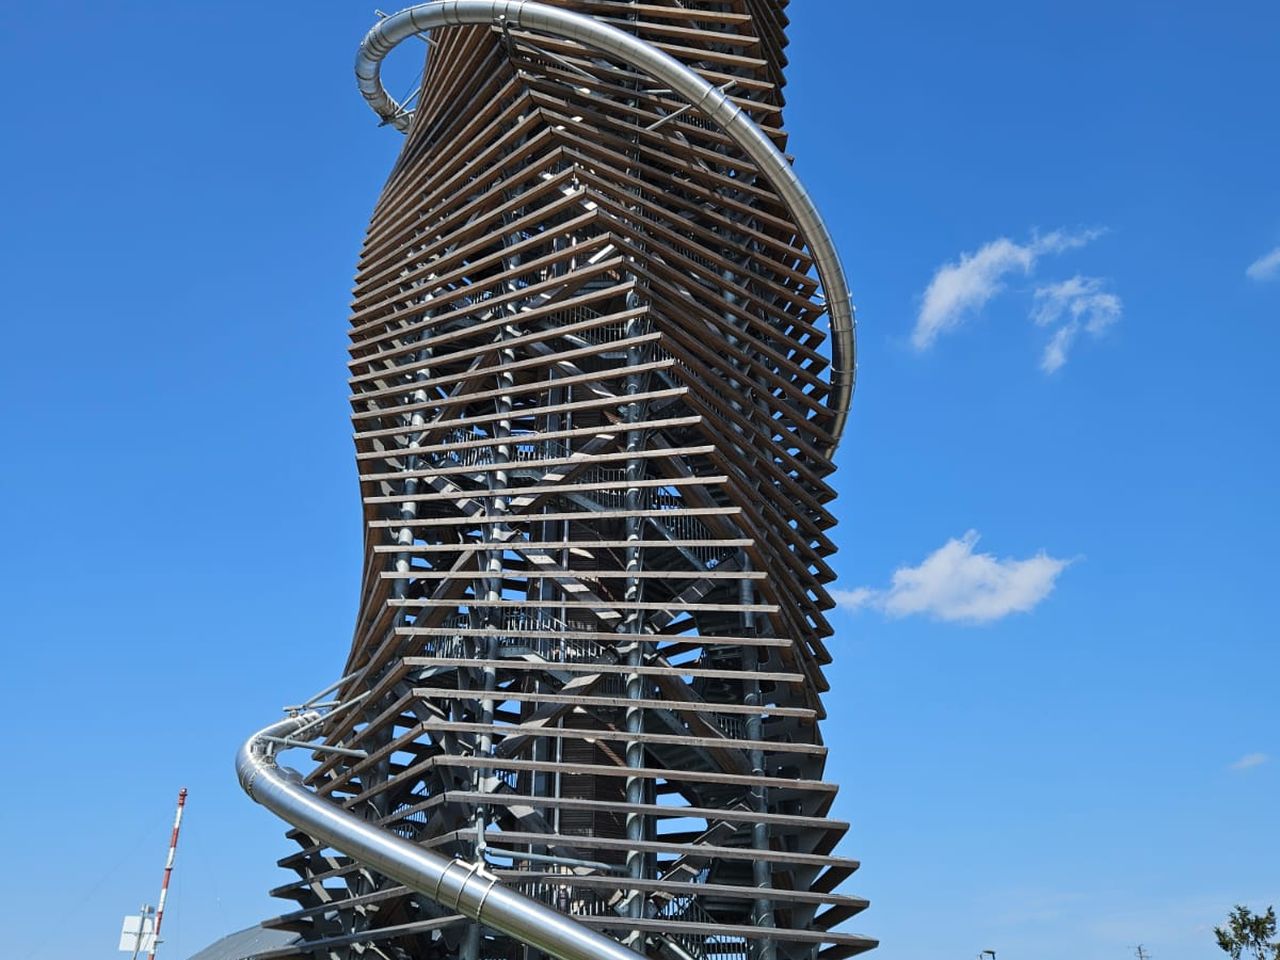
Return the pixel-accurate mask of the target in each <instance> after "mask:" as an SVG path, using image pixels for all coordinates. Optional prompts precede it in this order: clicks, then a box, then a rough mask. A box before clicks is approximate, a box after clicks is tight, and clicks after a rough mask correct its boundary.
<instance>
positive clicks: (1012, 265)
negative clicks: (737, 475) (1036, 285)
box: [911, 230, 1102, 350]
mask: <svg viewBox="0 0 1280 960" xmlns="http://www.w3.org/2000/svg"><path fill="white" fill-rule="evenodd" d="M1101 233H1102V231H1101V230H1082V231H1078V232H1075V233H1071V232H1067V231H1064V230H1055V231H1053V232H1052V233H1047V234H1045V235H1044V236H1040V237H1033V238H1032V240H1031V242H1030V243H1026V244H1019V243H1014V242H1013V241H1012V240H1009V239H1008V238H1006V237H1001V238H1000V239H998V240H993V241H991V242H990V243H988V244H986V245H985V246H983V247H981V248H980V249H979V250H978V251H977V252H976V253H962V254H961V255H960V259H959V261H958V262H956V263H946V264H943V265H942V266H941V267H939V268H938V270H937V271H936V272H935V273H934V275H933V279H932V280H931V281H930V282H929V287H928V289H926V290H925V292H924V297H923V300H922V302H921V304H920V314H919V316H917V318H916V326H915V330H914V331H913V332H912V334H911V342H912V344H913V345H914V346H915V348H916V349H917V350H925V349H928V348H929V347H930V346H932V345H933V343H934V341H935V340H937V339H938V337H939V335H941V334H943V333H945V332H946V331H947V330H951V329H953V328H955V327H958V326H959V325H960V324H961V323H963V322H964V319H965V317H966V316H967V315H968V314H970V313H973V312H975V311H977V310H980V309H981V308H982V307H983V306H985V305H986V304H987V302H988V301H989V300H991V298H992V297H994V296H995V295H996V294H998V293H999V292H1000V291H1001V290H1003V289H1004V278H1005V277H1007V276H1008V275H1009V274H1011V273H1015V272H1021V273H1023V274H1029V273H1030V272H1031V271H1032V270H1033V269H1034V268H1035V265H1036V261H1037V260H1038V259H1039V258H1040V257H1042V256H1044V255H1045V254H1051V253H1061V252H1062V251H1064V250H1070V249H1072V248H1074V247H1082V246H1084V245H1085V244H1086V243H1088V242H1089V241H1090V240H1093V239H1094V238H1096V237H1098V236H1099V235H1100V234H1101Z"/></svg>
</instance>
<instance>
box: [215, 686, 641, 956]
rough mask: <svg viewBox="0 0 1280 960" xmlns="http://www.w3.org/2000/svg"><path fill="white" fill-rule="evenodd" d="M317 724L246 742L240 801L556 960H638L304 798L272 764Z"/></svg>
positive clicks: (481, 873) (295, 780) (295, 777)
mask: <svg viewBox="0 0 1280 960" xmlns="http://www.w3.org/2000/svg"><path fill="white" fill-rule="evenodd" d="M323 720H324V716H323V715H322V714H320V713H319V712H314V711H312V712H307V713H303V714H299V715H298V716H296V717H288V718H286V719H284V720H279V721H277V722H276V723H273V724H271V725H270V726H267V727H264V728H263V729H262V730H259V731H258V732H257V733H255V734H254V735H253V736H252V737H250V738H249V739H248V740H247V741H246V742H245V744H244V746H242V747H241V748H240V752H239V753H238V754H237V755H236V773H237V774H238V775H239V777H240V785H241V786H242V787H244V791H245V793H247V794H248V795H249V796H250V797H251V798H252V799H253V800H254V801H255V802H257V803H260V804H262V805H263V806H264V807H266V808H267V809H268V810H270V811H271V812H272V813H274V814H275V815H276V816H278V817H280V818H281V819H282V820H285V821H287V822H288V823H291V824H292V825H293V826H295V827H297V828H298V829H299V830H303V831H305V832H306V833H307V834H309V835H310V836H312V837H314V838H315V839H316V840H319V841H321V842H323V843H326V844H329V845H331V846H332V847H333V848H334V849H336V850H340V851H342V852H343V853H345V854H346V855H347V856H349V857H352V858H354V859H356V860H358V861H360V862H361V863H363V864H366V865H367V866H369V867H372V868H373V869H374V870H377V871H378V872H379V873H381V874H382V875H383V876H387V877H390V878H391V879H393V880H395V881H397V882H399V883H403V884H404V885H405V886H407V887H409V888H411V889H413V890H417V891H418V892H419V893H421V894H423V895H424V896H427V897H430V898H431V899H432V900H435V901H436V902H437V903H440V904H444V905H446V906H447V907H448V908H449V909H451V910H456V911H457V912H458V913H461V914H464V915H465V916H467V917H469V918H470V919H472V920H475V921H476V922H477V923H483V924H484V925H485V926H488V927H492V928H493V929H495V930H500V931H501V932H503V933H505V934H508V935H509V936H512V937H515V938H516V939H517V940H520V941H522V942H524V943H527V944H529V945H530V946H533V947H536V948H538V949H539V950H542V951H543V952H544V953H547V954H549V955H551V956H553V957H557V958H558V960H636V957H637V956H638V954H636V953H635V952H634V951H631V950H628V949H627V948H626V947H624V946H622V944H620V943H618V942H617V941H616V940H612V939H610V938H609V937H607V936H605V935H604V934H602V933H597V932H596V931H594V930H591V929H588V928H587V927H584V926H583V925H582V924H580V923H578V922H576V921H574V920H572V919H570V918H569V917H566V916H565V915H564V914H562V913H560V912H559V911H556V910H553V909H551V908H550V907H547V906H543V905H542V904H541V903H539V902H538V901H536V900H533V899H530V898H529V897H526V896H524V895H522V894H519V893H516V892H515V891H513V890H510V889H508V888H506V887H504V886H503V885H502V884H501V883H499V882H498V879H497V877H494V876H493V875H491V874H490V873H488V872H487V871H486V870H485V869H484V867H483V865H482V864H475V863H464V862H463V861H461V860H449V859H447V858H446V857H442V856H440V855H439V854H436V853H432V852H431V851H429V850H424V849H422V848H421V847H419V846H417V845H416V844H413V843H410V842H409V841H408V840H404V839H402V838H401V837H398V836H396V835H395V834H394V833H391V832H389V831H387V830H381V829H379V828H377V827H375V826H372V825H370V824H368V823H366V822H365V821H363V820H361V819H360V818H359V817H357V816H354V815H353V814H350V813H348V812H347V811H346V810H343V809H342V808H341V807H339V806H338V805H337V804H335V803H331V802H330V801H328V800H322V799H321V798H320V797H318V796H316V795H315V794H314V793H312V792H311V791H310V790H308V789H307V788H306V787H305V786H303V784H302V777H301V776H300V775H299V774H298V773H297V772H296V771H293V770H290V769H288V768H287V767H281V766H279V765H278V764H277V763H276V760H275V753H276V750H277V747H278V746H279V745H280V744H281V743H283V744H284V745H285V746H286V747H287V746H289V745H295V744H291V743H290V741H289V737H290V735H292V734H296V733H298V732H300V731H302V730H303V729H306V728H314V727H316V726H317V725H319V724H320V723H321V722H322V721H323ZM296 746H304V744H301V743H298V744H296Z"/></svg>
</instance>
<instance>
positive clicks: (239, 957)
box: [191, 927, 298, 960]
mask: <svg viewBox="0 0 1280 960" xmlns="http://www.w3.org/2000/svg"><path fill="white" fill-rule="evenodd" d="M297 939H298V935H297V934H296V933H290V932H288V931H287V930H266V929H263V928H262V927H249V929H247V930H241V931H240V932H239V933H233V934H230V935H229V936H226V937H223V938H222V939H221V940H219V941H218V942H217V943H213V944H210V945H209V946H207V947H205V948H204V949H203V950H201V951H200V952H199V953H197V954H194V955H193V956H192V957H191V960H250V958H252V957H253V956H254V955H256V954H258V953H261V952H262V951H264V950H276V949H279V948H280V947H284V946H288V945H289V944H291V943H293V942H294V941H295V940H297Z"/></svg>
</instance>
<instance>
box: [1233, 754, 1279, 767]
mask: <svg viewBox="0 0 1280 960" xmlns="http://www.w3.org/2000/svg"><path fill="white" fill-rule="evenodd" d="M1270 760H1271V758H1270V757H1269V756H1267V755H1266V754H1265V753H1246V754H1245V755H1244V756H1243V757H1241V758H1240V759H1239V760H1237V761H1236V762H1235V763H1233V764H1231V769H1232V770H1252V769H1253V768H1254V767H1260V766H1262V765H1263V764H1264V763H1267V762H1269V761H1270Z"/></svg>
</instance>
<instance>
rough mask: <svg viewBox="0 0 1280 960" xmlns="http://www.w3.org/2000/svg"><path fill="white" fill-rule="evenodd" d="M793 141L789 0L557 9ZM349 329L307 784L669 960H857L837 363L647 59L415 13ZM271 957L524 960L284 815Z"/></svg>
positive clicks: (756, 211) (750, 197)
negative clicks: (280, 939)
mask: <svg viewBox="0 0 1280 960" xmlns="http://www.w3.org/2000/svg"><path fill="white" fill-rule="evenodd" d="M554 5H556V6H560V7H568V8H571V9H574V10H577V11H579V12H582V13H586V14H590V15H593V16H596V17H599V18H602V19H605V20H606V21H608V22H610V23H612V24H614V25H615V26H619V27H622V28H623V29H625V30H627V31H629V32H632V33H634V34H635V35H637V36H639V37H641V38H643V39H644V40H646V41H648V42H649V43H651V44H653V45H655V46H657V47H660V48H662V49H664V50H666V51H667V52H668V53H670V54H672V55H673V56H675V57H677V58H678V59H680V60H681V61H683V62H684V63H686V64H687V65H689V66H690V67H692V68H694V69H695V70H697V71H698V72H699V73H701V74H702V75H703V76H704V77H705V78H706V79H708V80H709V81H710V82H712V83H713V84H715V85H717V86H721V85H726V84H731V86H729V87H727V88H726V89H727V90H728V92H729V93H730V95H731V96H732V97H733V98H734V99H735V100H736V101H737V102H738V103H739V105H740V106H742V107H743V108H744V109H746V110H747V111H748V113H749V114H750V116H751V117H752V118H753V119H754V120H755V122H756V123H757V124H758V125H760V126H761V127H762V128H763V129H764V130H766V131H767V132H768V133H769V135H770V136H771V138H772V139H773V140H774V141H775V143H776V144H777V145H778V146H779V148H783V149H785V141H786V137H785V134H784V133H783V131H782V106H783V97H782V86H783V72H782V69H783V65H784V63H785V56H784V53H783V51H784V47H785V45H786V37H785V33H784V27H785V24H786V17H785V16H784V12H783V9H784V7H785V6H786V0H714V2H712V0H708V2H698V0H651V2H647V3H638V2H628V0H560V2H558V3H555V4H554ZM426 49H428V50H429V54H428V60H427V66H426V69H425V73H424V81H423V85H422V91H421V95H420V98H419V101H418V103H417V109H416V113H415V114H414V116H413V120H412V123H411V125H410V126H409V130H408V135H407V138H406V140H405V143H404V148H403V151H402V152H401V154H400V157H399V159H398V161H397V163H396V165H395V168H394V170H393V171H392V174H391V176H390V178H389V180H388V182H387V184H386V187H385V189H384V191H383V194H382V197H381V199H380V201H379V203H378V207H377V210H376V212H375V214H374V216H373V220H372V223H371V225H370V227H369V231H368V237H367V240H366V243H365V246H364V249H363V252H362V256H361V262H360V268H359V273H358V276H357V286H356V298H355V303H354V308H353V313H352V321H351V339H352V347H351V355H352V360H351V364H350V367H351V376H352V379H351V384H352V388H353V398H352V399H353V406H354V410H355V412H354V423H355V429H356V447H357V462H358V465H359V474H360V483H361V490H362V493H363V498H364V518H365V529H366V537H365V543H366V557H365V567H364V581H363V592H362V600H361V605H360V610H359V616H358V622H357V624H356V628H355V636H354V641H353V645H352V650H351V655H350V659H349V662H348V664H347V671H346V672H347V673H348V674H349V675H351V679H350V680H349V681H348V682H347V683H346V684H345V685H344V687H343V689H342V691H341V698H342V699H343V700H344V701H350V700H351V699H352V698H354V697H359V696H361V695H363V699H362V700H361V701H360V703H359V706H358V707H357V708H356V709H353V710H350V711H348V712H347V713H346V714H345V715H344V719H343V721H341V722H338V723H336V724H335V725H334V726H333V727H332V728H331V730H330V732H329V738H328V742H329V743H331V744H335V745H340V746H341V747H342V748H343V749H347V750H360V751H364V752H366V753H367V754H368V756H367V758H360V757H357V756H352V755H348V754H344V753H326V754H324V755H322V757H323V759H322V761H321V763H320V765H319V767H318V768H317V769H316V770H315V771H314V772H313V773H312V774H311V775H310V777H309V782H310V783H311V784H312V785H313V786H314V787H315V788H316V789H317V790H318V791H319V792H320V793H321V794H323V795H326V796H328V797H330V798H332V799H334V800H337V801H339V802H341V803H342V804H344V805H345V806H346V807H347V808H349V809H350V810H352V811H354V812H356V813H358V814H360V815H362V816H363V817H364V818H365V819H367V820H369V821H372V822H376V823H377V824H379V825H381V826H383V827H384V828H386V829H387V830H391V831H394V832H396V833H398V834H400V835H401V836H405V837H409V838H412V839H414V840H415V841H417V842H419V843H421V844H424V845H426V846H428V847H431V848H433V849H437V850H439V851H442V852H445V853H447V854H453V855H457V856H459V857H462V858H465V859H466V860H468V861H474V860H477V859H483V860H485V861H487V862H488V863H489V864H490V865H491V867H492V868H493V869H494V870H495V872H496V873H497V874H498V875H499V876H500V877H501V878H503V880H504V881H506V882H508V883H509V884H511V885H513V886H515V887H516V888H518V889H520V890H522V891H524V892H526V893H528V894H530V895H532V896H534V897H536V898H537V899H540V900H542V901H543V902H546V903H548V904H551V905H553V906H555V907H558V908H559V909H561V910H562V911H564V912H566V913H569V914H571V915H573V916H575V917H577V918H579V919H580V920H581V921H582V922H583V923H585V924H588V925H590V926H592V927H595V928H598V929H601V930H604V931H606V932H608V933H609V934H610V935H611V936H614V937H616V938H617V939H618V940H621V941H623V942H625V943H627V944H629V945H631V946H633V947H634V948H635V949H637V950H639V951H641V952H643V953H645V954H647V955H649V956H650V957H654V958H658V957H665V958H668V960H712V958H716V960H738V958H741V960H747V958H753V960H754V958H760V960H773V958H775V957H783V958H788V960H792V958H796V960H799V958H814V957H815V956H818V957H822V958H826V960H840V958H843V957H847V956H849V955H852V954H854V953H858V952H860V951H862V950H865V949H867V948H869V947H870V946H873V945H874V942H873V941H870V940H867V939H865V938H863V937H859V936H855V935H852V934H849V933H843V932H835V931H834V930H833V928H834V927H835V926H836V925H837V924H839V923H841V922H842V921H844V920H846V919H848V918H849V917H851V916H853V915H854V914H856V913H857V912H858V911H860V910H861V909H862V908H863V907H864V906H865V901H863V900H861V899H859V898H856V897H851V896H847V895H843V894H840V893H838V892H837V888H838V887H839V885H840V884H841V883H842V881H844V880H845V879H846V878H847V877H848V876H849V875H850V874H851V873H852V872H853V871H854V869H855V868H856V866H857V864H856V863H855V862H853V861H851V860H848V859H844V858H842V857H839V856H836V855H834V853H833V851H834V850H835V848H836V845H837V843H838V841H839V840H840V838H841V837H842V836H843V834H844V832H845V830H846V826H847V825H846V824H844V823H841V822H839V821H836V820H832V819H830V818H829V817H828V816H827V814H828V811H829V810H830V808H831V805H832V801H833V799H834V797H835V793H836V787H835V786H834V785H833V784H831V783H828V782H826V781H824V779H823V769H824V765H825V759H826V746H825V745H824V743H823V740H822V737H821V735H820V733H819V727H818V721H819V720H820V719H821V717H822V715H823V708H822V703H821V700H820V696H821V694H822V693H823V692H824V691H825V690H826V689H827V684H826V681H825V680H824V678H823V667H824V665H826V664H827V663H829V661H830V657H829V655H828V652H827V649H826V647H825V646H824V643H823V641H824V639H825V638H826V637H828V636H829V635H830V633H831V629H830V627H829V625H828V622H827V620H826V618H825V616H824V611H826V610H828V609H829V608H830V607H831V606H832V602H831V599H830V597H829V596H828V594H827V592H826V590H825V587H824V585H825V584H827V583H829V582H830V581H831V580H832V579H833V575H832V572H831V570H830V568H829V567H828V565H827V562H826V558H827V557H828V556H829V555H830V554H831V553H832V552H833V549H834V547H833V545H832V543H831V541H830V539H829V538H828V530H829V529H830V528H831V526H832V524H833V523H834V518H833V516H832V514H831V512H830V510H829V509H828V504H829V503H830V501H831V500H832V497H833V493H832V490H831V487H830V486H829V485H828V483H827V479H828V477H829V476H830V474H831V471H832V469H833V468H832V464H831V461H830V453H831V449H832V447H833V446H834V442H835V437H834V433H835V432H836V431H837V430H838V425H835V424H834V423H833V413H832V409H831V405H830V403H829V399H830V391H831V376H830V368H829V359H828V351H827V349H826V347H825V345H824V332H823V330H824V329H825V324H824V322H823V317H824V313H825V306H824V304H823V302H822V300H821V298H820V297H819V296H818V293H817V290H818V288H817V283H816V281H815V279H814V278H813V276H812V273H813V271H812V269H811V267H812V264H811V262H810V256H809V254H808V252H807V249H806V245H805V238H804V237H802V236H799V235H798V234H797V229H796V226H795V224H794V223H793V222H792V221H791V220H790V219H789V218H788V214H787V209H786V207H785V206H784V205H782V204H781V203H780V202H779V200H778V197H777V196H776V195H775V192H774V191H773V190H772V189H771V187H770V186H769V184H768V183H767V182H765V180H764V179H763V178H762V177H760V176H759V175H758V174H757V172H756V170H755V168H754V167H753V166H752V164H751V162H750V161H749V160H747V159H746V158H745V157H744V155H743V154H742V153H741V151H740V150H737V149H736V148H735V147H734V146H733V144H732V142H731V141H730V140H729V139H727V138H726V137H725V136H724V135H723V134H722V133H720V132H719V131H718V130H717V129H716V128H715V127H714V125H713V124H711V123H708V122H706V121H704V120H703V119H701V117H700V116H699V115H698V114H697V113H696V111H689V110H687V109H682V108H684V107H685V105H684V104H683V103H681V102H680V101H679V100H678V99H676V98H673V97H672V96H671V95H670V92H669V91H663V90H661V89H658V90H655V89H654V84H653V83H652V81H651V80H650V79H649V78H646V77H645V76H643V75H641V74H638V73H636V72H634V71H633V70H631V69H629V68H628V67H626V66H624V65H622V64H620V63H614V62H610V61H609V60H607V59H606V58H604V57H602V56H601V55H600V54H599V53H597V52H593V51H590V50H587V49H586V48H584V47H582V46H580V45H578V44H576V43H574V42H570V41H566V40H560V39H555V38H552V37H548V36H542V35H536V34H530V33H528V32H524V31H521V30H517V29H510V28H504V27H503V26H502V25H494V26H484V27H462V28H457V29H451V30H446V31H439V32H438V35H433V36H432V37H431V41H430V46H429V48H426ZM292 836H293V837H294V838H295V839H296V840H297V841H298V843H299V844H300V846H301V849H300V850H299V852H297V853H296V854H294V855H293V856H291V857H288V858H286V859H285V860H283V861H282V865H284V866H287V867H289V868H291V869H293V870H295V871H297V873H298V876H299V880H298V881H297V882H296V883H293V884H290V885H288V886H285V887H282V888H281V889H279V890H278V891H276V893H277V895H279V896H281V897H285V898H288V899H291V900H295V901H297V905H298V909H297V910H296V912H293V913H289V914H286V915H285V916H283V917H281V918H279V919H278V920H277V921H274V925H276V926H281V927H285V928H287V929H292V930H296V931H298V932H300V933H301V934H302V935H303V938H304V942H303V943H302V944H300V945H299V946H298V947H296V948H291V949H289V950H286V951H281V952H277V953H276V954H273V956H286V955H297V956H304V955H307V956H316V957H333V958H347V957H356V956H361V957H364V956H368V957H383V958H393V960H407V958H415V960H416V958H426V957H432V958H435V957H439V958H445V957H449V958H452V957H455V956H460V957H462V958H463V960H481V958H511V960H515V958H517V957H528V958H530V960H532V958H533V957H534V956H536V955H537V951H536V950H534V949H532V948H530V947H526V946H525V945H522V944H520V943H517V942H516V941H513V940H510V939H508V938H504V937H501V936H496V935H493V934H491V933H490V932H488V931H482V930H481V929H480V928H479V927H478V926H477V925H475V924H473V923H471V922H470V921H467V920H466V919H465V918H463V917H461V916H458V915H455V914H451V913H450V912H449V911H448V910H446V909H443V908H441V907H439V906H438V905H436V904H434V903H432V902H431V901H430V900H429V899H427V898H425V897H422V896H421V895H418V894H414V893H411V892H409V891H407V890H406V889H405V888H404V887H401V886H398V885H396V884H394V883H391V882H389V881H386V880H385V879H383V878H380V877H379V876H376V875H374V874H372V873H370V872H369V871H368V870H367V869H366V868H364V867H363V866H362V865H360V864H359V863H355V862H352V861H350V860H349V859H347V858H345V857H343V856H341V855H338V854H335V853H334V852H333V851H331V850H328V849H323V848H320V847H319V846H317V845H315V844H313V843H312V841H311V840H310V838H308V837H306V836H305V835H302V834H300V833H298V832H295V833H294V834H292Z"/></svg>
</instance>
